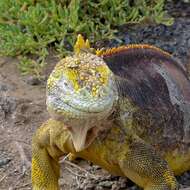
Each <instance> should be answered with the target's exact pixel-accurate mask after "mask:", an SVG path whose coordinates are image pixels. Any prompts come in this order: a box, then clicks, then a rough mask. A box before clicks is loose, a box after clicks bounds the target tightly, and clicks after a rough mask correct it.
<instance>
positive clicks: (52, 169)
mask: <svg viewBox="0 0 190 190" xmlns="http://www.w3.org/2000/svg"><path fill="white" fill-rule="evenodd" d="M62 132H63V129H62V126H61V125H59V122H56V121H54V120H48V121H47V122H46V123H44V124H43V125H42V126H41V127H40V128H39V129H38V130H37V132H36V134H35V135H34V137H33V141H32V186H33V190H58V189H59V186H58V179H59V175H60V166H59V158H60V157H61V156H62V155H63V154H64V153H66V151H65V150H59V149H58V148H57V146H56V144H55V142H56V141H55V137H56V136H57V137H58V136H59V138H58V140H61V141H62V143H63V145H64V143H65V142H66V140H67V135H65V136H64V135H63V133H62ZM61 133H62V134H61ZM60 136H61V137H60Z"/></svg>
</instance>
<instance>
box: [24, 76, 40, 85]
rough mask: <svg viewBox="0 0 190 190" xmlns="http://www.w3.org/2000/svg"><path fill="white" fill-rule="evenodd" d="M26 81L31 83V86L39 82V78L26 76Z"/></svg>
mask: <svg viewBox="0 0 190 190" xmlns="http://www.w3.org/2000/svg"><path fill="white" fill-rule="evenodd" d="M26 82H27V84H29V85H32V86H35V85H39V84H41V81H40V79H38V78H37V77H34V76H30V77H28V78H27V80H26Z"/></svg>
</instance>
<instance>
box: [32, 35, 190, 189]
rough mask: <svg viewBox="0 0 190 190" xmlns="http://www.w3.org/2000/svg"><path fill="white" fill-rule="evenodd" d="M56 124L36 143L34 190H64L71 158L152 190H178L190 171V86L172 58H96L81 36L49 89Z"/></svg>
mask: <svg viewBox="0 0 190 190" xmlns="http://www.w3.org/2000/svg"><path fill="white" fill-rule="evenodd" d="M46 102H47V108H48V111H49V113H50V119H49V120H48V121H46V122H45V123H44V124H43V125H42V126H41V127H40V128H39V129H38V130H37V132H36V133H35V135H34V137H33V142H32V185H33V190H58V189H59V185H58V179H59V175H60V166H59V158H60V157H61V156H63V155H64V154H67V153H72V155H75V156H76V157H81V158H83V159H86V160H89V161H91V162H93V163H94V164H97V165H99V166H101V167H102V168H104V169H106V170H108V171H109V172H110V173H111V174H114V175H118V176H126V177H127V178H129V179H131V180H132V181H133V182H134V183H136V184H138V185H139V186H141V187H143V188H144V189H145V190H174V189H178V188H179V187H178V184H177V181H176V179H175V177H174V175H179V174H181V173H183V172H185V171H187V170H190V81H189V79H188V76H187V73H186V72H185V70H184V68H183V67H182V66H181V65H180V64H179V63H178V62H177V61H176V60H175V59H174V58H173V57H172V56H171V55H170V54H169V53H167V52H165V51H162V50H161V49H159V48H156V47H154V46H150V45H143V44H139V45H127V46H121V47H116V48H111V49H108V50H97V51H96V52H93V51H92V49H91V48H90V45H89V42H88V40H86V41H85V40H84V39H83V37H82V36H81V35H79V36H78V40H77V42H76V44H75V53H74V54H73V55H72V56H67V57H66V58H64V59H62V60H61V61H60V62H59V63H58V64H57V65H56V67H55V68H54V70H53V72H52V73H51V75H50V77H49V79H48V82H47V100H46Z"/></svg>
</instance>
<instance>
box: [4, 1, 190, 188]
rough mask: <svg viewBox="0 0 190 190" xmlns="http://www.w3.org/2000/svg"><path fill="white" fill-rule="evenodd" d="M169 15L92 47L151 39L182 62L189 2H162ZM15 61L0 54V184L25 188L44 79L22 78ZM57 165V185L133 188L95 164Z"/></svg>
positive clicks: (43, 114) (189, 50)
mask: <svg viewBox="0 0 190 190" xmlns="http://www.w3.org/2000/svg"><path fill="white" fill-rule="evenodd" d="M166 8H167V9H168V10H169V13H170V14H171V15H172V16H174V17H175V23H174V25H172V26H169V27H166V26H164V25H157V26H148V25H147V26H143V25H142V26H139V25H138V26H137V25H130V26H129V25H127V26H125V27H121V29H120V32H119V34H118V36H119V38H120V41H116V40H113V41H106V40H105V41H101V42H97V43H96V44H95V46H97V47H103V46H104V47H110V46H115V45H120V44H128V43H149V44H154V45H156V46H158V47H161V48H163V49H164V50H166V51H168V52H170V53H172V54H173V55H174V56H175V57H176V58H177V59H178V60H179V61H180V62H181V63H182V64H183V65H184V66H187V65H188V62H189V61H190V4H188V3H180V2H179V3H176V4H172V3H168V4H167V5H166ZM56 62H57V59H56V58H54V57H53V56H51V57H50V58H49V59H48V63H49V64H48V66H47V67H46V68H45V70H44V75H45V76H46V78H47V76H48V75H49V73H50V71H51V70H52V68H53V66H54V65H55V63H56ZM17 64H18V62H17V60H16V59H13V58H5V57H1V58H0V134H1V135H0V189H1V190H30V189H31V181H30V159H31V138H32V134H33V133H34V131H35V130H36V129H37V128H38V127H39V126H40V125H41V123H42V122H43V121H45V120H46V119H47V118H48V113H47V111H46V106H45V81H44V82H40V81H39V80H37V79H35V78H33V77H23V76H21V74H20V72H19V71H18V69H17ZM76 162H77V163H71V162H69V161H65V162H64V163H62V164H61V166H62V176H61V179H60V184H61V187H62V189H64V190H124V189H125V190H126V189H129V190H132V189H134V190H135V189H139V188H138V187H136V186H135V185H134V184H133V183H132V182H130V181H129V180H127V179H125V178H121V177H114V176H110V175H109V174H108V173H107V172H106V171H104V170H102V169H101V168H99V167H98V166H93V165H92V164H91V163H88V162H86V161H83V160H77V161H76ZM177 179H178V181H179V183H180V186H181V188H182V187H183V188H188V189H190V172H186V173H185V174H183V175H182V176H178V177H177Z"/></svg>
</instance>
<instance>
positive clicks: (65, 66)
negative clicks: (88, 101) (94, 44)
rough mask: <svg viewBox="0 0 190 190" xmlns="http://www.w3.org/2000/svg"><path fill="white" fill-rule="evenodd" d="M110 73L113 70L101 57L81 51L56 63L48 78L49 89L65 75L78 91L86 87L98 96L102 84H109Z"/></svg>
mask: <svg viewBox="0 0 190 190" xmlns="http://www.w3.org/2000/svg"><path fill="white" fill-rule="evenodd" d="M110 74H111V71H110V70H109V68H108V67H107V65H106V64H105V63H104V61H103V60H102V59H101V58H100V57H98V56H96V55H94V54H91V53H87V52H81V53H79V54H75V55H73V56H68V57H66V58H64V59H62V60H61V61H60V62H59V63H58V64H57V65H56V67H55V69H54V71H53V72H52V74H51V76H50V77H49V79H48V89H50V88H51V87H53V86H54V85H56V82H57V81H58V80H59V79H60V78H61V77H63V76H64V77H65V78H66V80H68V81H69V82H70V83H71V84H72V86H73V88H74V90H75V91H76V92H77V91H78V90H80V89H82V88H85V89H88V92H89V93H90V94H91V95H92V96H98V95H100V93H99V90H100V88H101V86H106V85H107V84H108V80H109V78H110Z"/></svg>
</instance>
